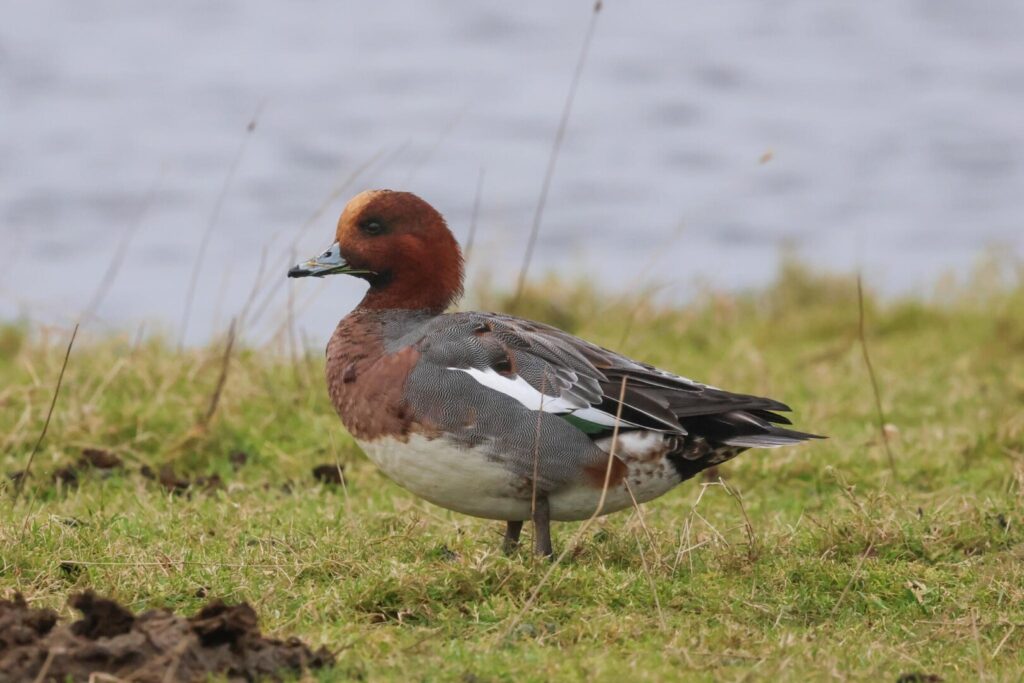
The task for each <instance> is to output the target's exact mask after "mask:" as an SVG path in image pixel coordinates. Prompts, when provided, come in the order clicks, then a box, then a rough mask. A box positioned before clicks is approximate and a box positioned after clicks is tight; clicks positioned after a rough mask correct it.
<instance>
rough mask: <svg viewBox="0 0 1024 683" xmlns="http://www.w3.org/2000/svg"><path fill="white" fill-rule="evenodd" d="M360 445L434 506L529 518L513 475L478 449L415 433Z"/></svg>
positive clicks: (498, 516)
mask: <svg viewBox="0 0 1024 683" xmlns="http://www.w3.org/2000/svg"><path fill="white" fill-rule="evenodd" d="M359 445H360V447H362V449H363V450H364V451H365V452H366V455H367V457H369V458H370V460H372V461H373V462H374V464H376V465H377V467H379V468H380V469H381V471H382V472H383V473H384V474H386V475H387V476H388V477H389V478H390V479H392V480H393V481H394V482H395V483H396V484H398V485H399V486H401V487H402V488H404V489H408V490H409V491H411V492H412V493H415V494H416V495H417V496H419V497H421V498H425V499H426V500H429V501H430V502H431V503H434V504H435V505H440V506H441V507H443V508H448V509H449V510H455V511H456V512H461V513H463V514H467V515H473V516H475V517H485V518H487V519H506V520H507V519H529V517H530V500H529V498H527V499H526V500H525V502H524V500H523V499H522V496H521V495H517V494H516V485H517V481H516V477H515V476H513V474H512V473H511V472H509V470H508V469H507V468H506V467H505V466H503V465H502V464H501V463H499V462H497V461H495V460H493V459H491V458H488V457H487V456H486V455H485V454H484V453H482V452H480V451H475V450H472V449H468V448H466V449H463V448H459V447H457V446H455V445H454V444H452V443H451V442H450V441H447V440H445V439H428V438H426V437H424V436H420V435H418V434H412V435H410V436H409V440H408V441H404V442H403V441H399V440H398V439H391V438H383V439H375V440H373V441H360V442H359Z"/></svg>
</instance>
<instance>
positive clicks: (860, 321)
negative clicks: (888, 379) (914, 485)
mask: <svg viewBox="0 0 1024 683" xmlns="http://www.w3.org/2000/svg"><path fill="white" fill-rule="evenodd" d="M865 327H866V325H865V322H864V285H863V283H862V282H861V275H860V273H857V333H858V335H859V336H860V348H861V351H862V352H863V354H864V365H865V366H867V369H868V377H870V378H871V391H872V393H873V394H874V397H875V412H876V414H877V416H878V431H879V433H880V434H881V436H882V444H883V445H884V446H885V455H886V457H887V458H888V459H889V469H890V470H892V475H893V476H894V477H895V476H896V458H895V457H894V456H893V453H892V445H891V444H890V443H889V433H888V432H887V431H886V429H885V424H886V419H885V411H884V409H883V408H882V393H881V391H880V390H879V388H878V379H877V378H876V377H875V366H874V364H872V362H871V353H870V352H869V351H868V339H867V334H866V333H865V331H864V330H865Z"/></svg>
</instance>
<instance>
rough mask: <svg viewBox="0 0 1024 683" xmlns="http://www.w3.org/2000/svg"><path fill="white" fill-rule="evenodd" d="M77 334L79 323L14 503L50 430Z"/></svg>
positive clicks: (70, 341)
mask: <svg viewBox="0 0 1024 683" xmlns="http://www.w3.org/2000/svg"><path fill="white" fill-rule="evenodd" d="M77 336H78V323H75V329H74V330H72V331H71V339H70V340H69V341H68V348H67V351H65V352H64V362H63V363H62V364H61V366H60V374H59V375H57V386H56V387H54V389H53V398H51V399H50V409H49V410H47V411H46V421H45V422H43V429H42V431H41V432H39V438H38V439H36V442H35V445H33V446H32V450H31V452H29V454H28V462H27V463H25V471H24V472H22V475H21V477H20V478H19V479H18V483H17V484H16V485H15V487H14V498H13V499H12V505H13V504H16V503H17V502H18V498H19V497H21V491H22V489H23V488H25V481H26V480H27V479H28V478H29V475H31V473H32V463H33V461H35V459H36V453H38V452H39V447H40V446H41V445H42V444H43V439H45V438H46V432H48V431H49V430H50V420H51V419H52V418H53V409H54V408H55V407H56V406H57V397H58V396H60V388H61V386H63V384H64V373H65V372H66V371H67V369H68V360H69V359H70V358H71V348H72V347H73V346H74V345H75V338H76V337H77Z"/></svg>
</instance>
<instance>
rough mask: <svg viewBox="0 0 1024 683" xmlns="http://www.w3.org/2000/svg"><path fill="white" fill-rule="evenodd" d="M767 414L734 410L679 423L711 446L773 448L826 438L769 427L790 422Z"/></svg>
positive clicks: (783, 428) (778, 416) (779, 416)
mask: <svg viewBox="0 0 1024 683" xmlns="http://www.w3.org/2000/svg"><path fill="white" fill-rule="evenodd" d="M766 412H767V411H760V410H758V411H746V410H734V411H730V412H728V413H718V414H715V415H702V416H700V417H698V418H691V419H688V420H683V421H682V422H683V426H684V427H685V428H686V430H687V431H688V432H689V433H690V434H692V435H694V436H702V437H704V438H705V439H707V440H708V441H709V442H710V443H713V444H715V443H717V444H722V445H723V446H738V447H740V448H775V447H777V446H789V445H791V444H797V443H801V442H803V441H808V440H810V439H824V438H826V437H824V436H819V435H817V434H808V433H806V432H798V431H796V430H794V429H787V428H785V427H779V426H777V425H776V424H772V423H773V422H774V423H782V424H789V421H788V420H786V419H785V418H783V417H782V416H781V415H775V414H773V413H767V414H765V413H766Z"/></svg>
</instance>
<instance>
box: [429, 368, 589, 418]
mask: <svg viewBox="0 0 1024 683" xmlns="http://www.w3.org/2000/svg"><path fill="white" fill-rule="evenodd" d="M448 369H449V370H458V371H459V372H464V373H466V374H467V375H469V376H470V377H472V378H473V379H475V380H476V381H477V382H479V383H480V384H482V385H483V386H485V387H487V388H488V389H493V390H494V391H497V392H499V393H502V394H505V395H506V396H511V397H512V398H514V399H515V400H517V401H519V402H520V403H522V404H523V405H524V406H526V407H527V408H529V409H530V410H541V409H543V410H544V412H545V413H556V414H562V413H572V412H573V411H576V410H579V409H581V408H589V407H590V406H589V405H588V404H580V403H579V402H574V401H569V400H566V399H564V398H562V397H560V396H548V395H547V394H541V393H540V392H539V391H537V390H536V389H534V388H533V387H532V386H530V383H529V382H527V381H526V380H525V379H523V378H522V377H520V376H519V375H516V376H515V377H507V376H505V375H501V374H499V373H497V372H495V371H494V370H493V369H491V368H487V369H486V370H480V369H478V368H448Z"/></svg>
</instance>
